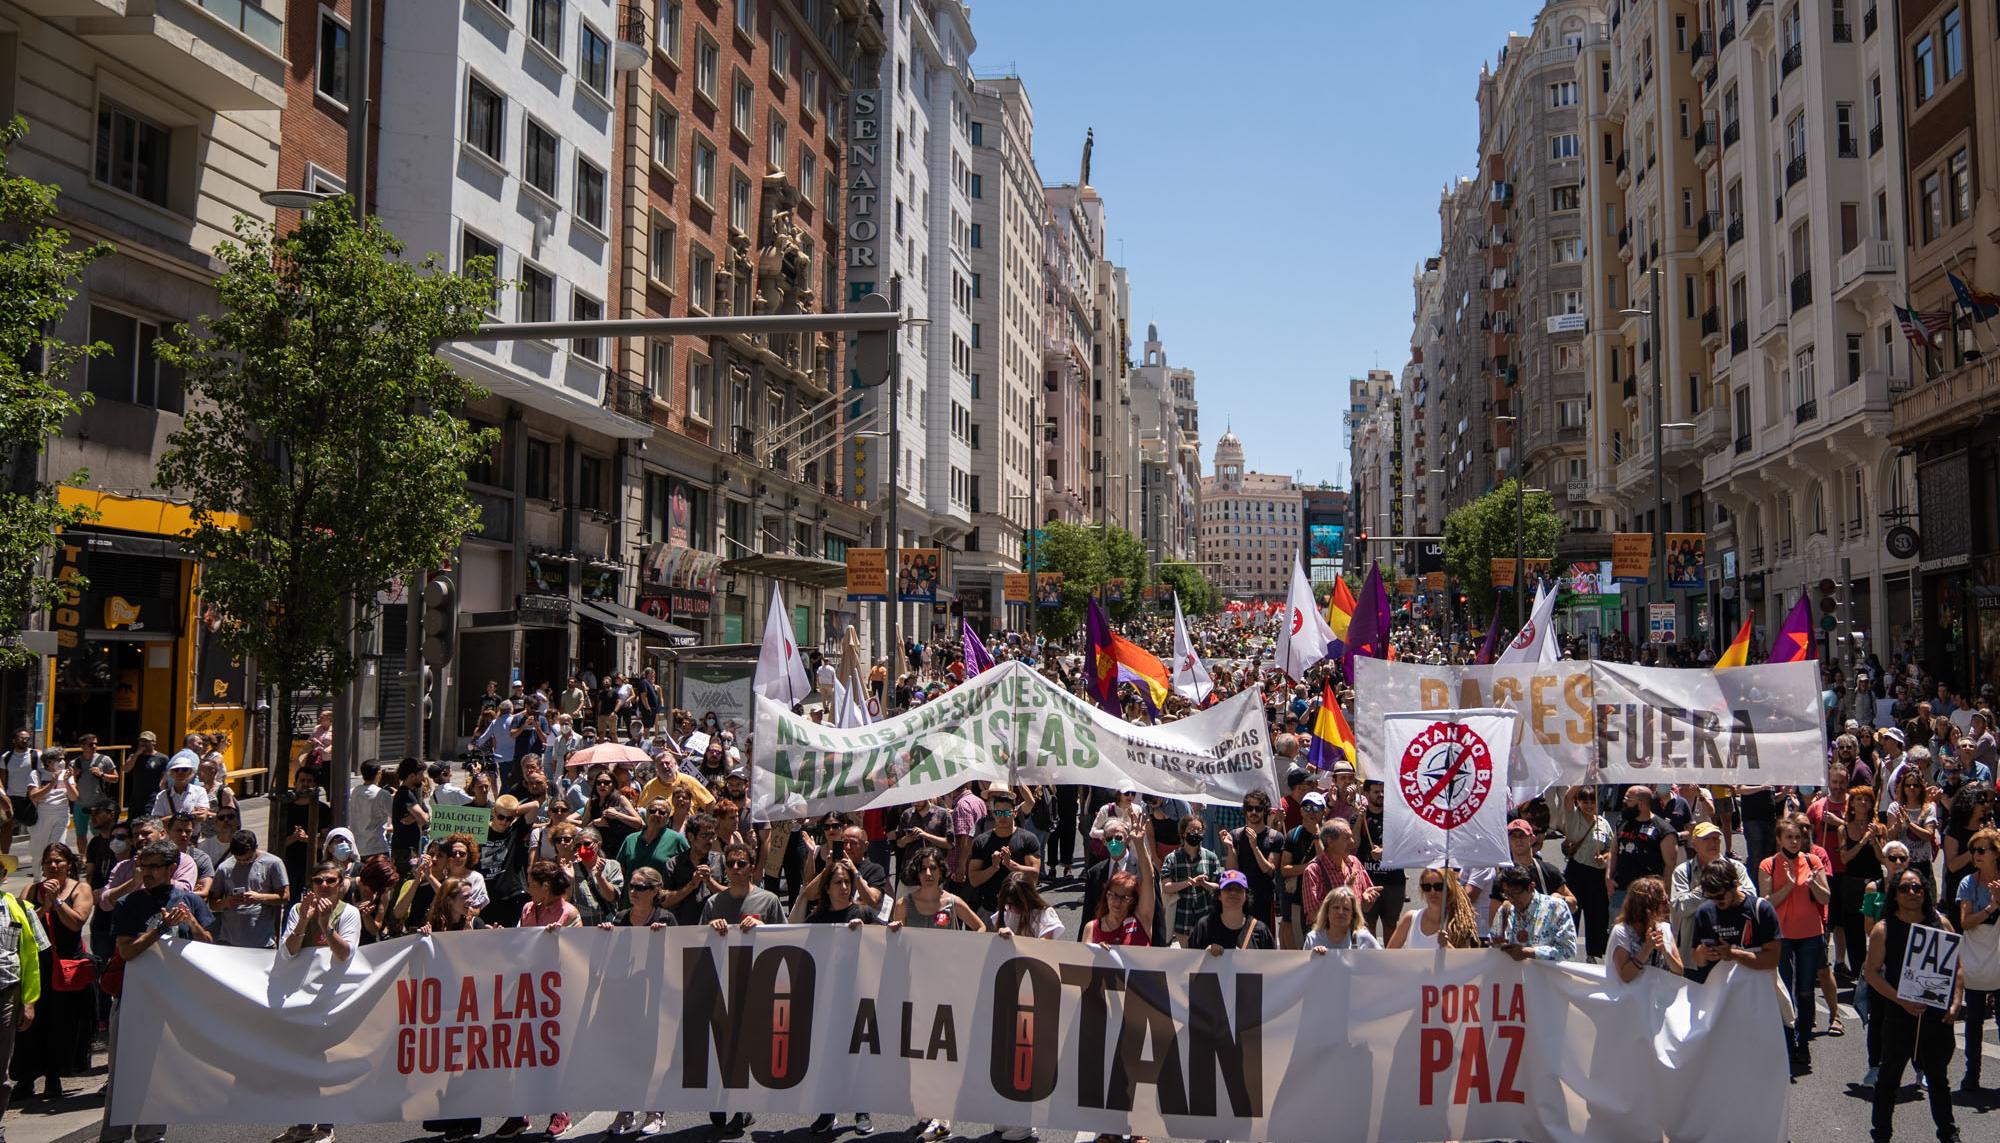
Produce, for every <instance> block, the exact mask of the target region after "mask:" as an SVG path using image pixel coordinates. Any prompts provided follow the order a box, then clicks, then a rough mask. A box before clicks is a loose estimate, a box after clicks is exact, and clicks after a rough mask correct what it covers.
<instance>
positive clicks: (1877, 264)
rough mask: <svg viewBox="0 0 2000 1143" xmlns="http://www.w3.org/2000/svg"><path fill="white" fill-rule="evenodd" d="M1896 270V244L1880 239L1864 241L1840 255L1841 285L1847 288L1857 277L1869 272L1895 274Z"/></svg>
mask: <svg viewBox="0 0 2000 1143" xmlns="http://www.w3.org/2000/svg"><path fill="white" fill-rule="evenodd" d="M1895 272H1896V249H1895V246H1894V244H1892V243H1889V242H1885V241H1881V240H1879V239H1868V240H1866V241H1863V242H1862V243H1861V244H1860V245H1858V246H1856V247H1855V248H1854V249H1852V250H1849V251H1848V252H1847V253H1845V254H1843V255H1841V257H1840V285H1841V288H1842V289H1845V288H1847V286H1849V285H1850V284H1852V283H1853V282H1854V281H1855V280H1856V279H1859V278H1861V277H1864V276H1866V275H1868V274H1893V273H1895Z"/></svg>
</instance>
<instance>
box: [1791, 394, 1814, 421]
mask: <svg viewBox="0 0 2000 1143" xmlns="http://www.w3.org/2000/svg"><path fill="white" fill-rule="evenodd" d="M1817 419H1819V402H1818V401H1812V400H1808V401H1806V402H1805V403H1804V404H1801V405H1800V406H1799V407H1798V408H1797V409H1796V410H1795V411H1794V416H1793V420H1792V423H1793V424H1798V425H1803V424H1805V423H1806V422H1807V421H1812V420H1817Z"/></svg>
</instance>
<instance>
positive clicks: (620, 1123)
mask: <svg viewBox="0 0 2000 1143" xmlns="http://www.w3.org/2000/svg"><path fill="white" fill-rule="evenodd" d="M638 1118H639V1113H638V1112H636V1111H621V1112H619V1113H618V1114H617V1115H614V1116H612V1117H611V1126H609V1127H607V1128H605V1129H604V1130H605V1134H607V1135H630V1134H632V1131H633V1128H634V1127H635V1126H637V1124H636V1123H635V1120H637V1119H638Z"/></svg>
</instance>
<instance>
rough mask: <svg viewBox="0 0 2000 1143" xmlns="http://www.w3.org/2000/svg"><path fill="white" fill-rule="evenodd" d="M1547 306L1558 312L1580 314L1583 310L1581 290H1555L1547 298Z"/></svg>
mask: <svg viewBox="0 0 2000 1143" xmlns="http://www.w3.org/2000/svg"><path fill="white" fill-rule="evenodd" d="M1549 308H1550V309H1551V310H1552V311H1553V312H1555V313H1559V314H1580V313H1582V312H1583V291H1582V290H1557V291H1556V292H1555V293H1554V294H1553V295H1552V296H1551V297H1550V298H1549Z"/></svg>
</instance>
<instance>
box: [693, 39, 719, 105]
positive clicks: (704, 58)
mask: <svg viewBox="0 0 2000 1143" xmlns="http://www.w3.org/2000/svg"><path fill="white" fill-rule="evenodd" d="M721 83H722V49H721V48H718V47H716V46H715V41H714V40H711V39H709V38H708V33H707V32H697V33H696V35H695V41H694V89H695V91H696V92H697V93H699V94H700V95H701V96H702V97H703V98H705V99H707V100H708V105H709V106H710V107H714V106H715V105H716V98H717V96H716V92H717V91H718V90H719V87H718V85H720V84H721Z"/></svg>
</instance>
